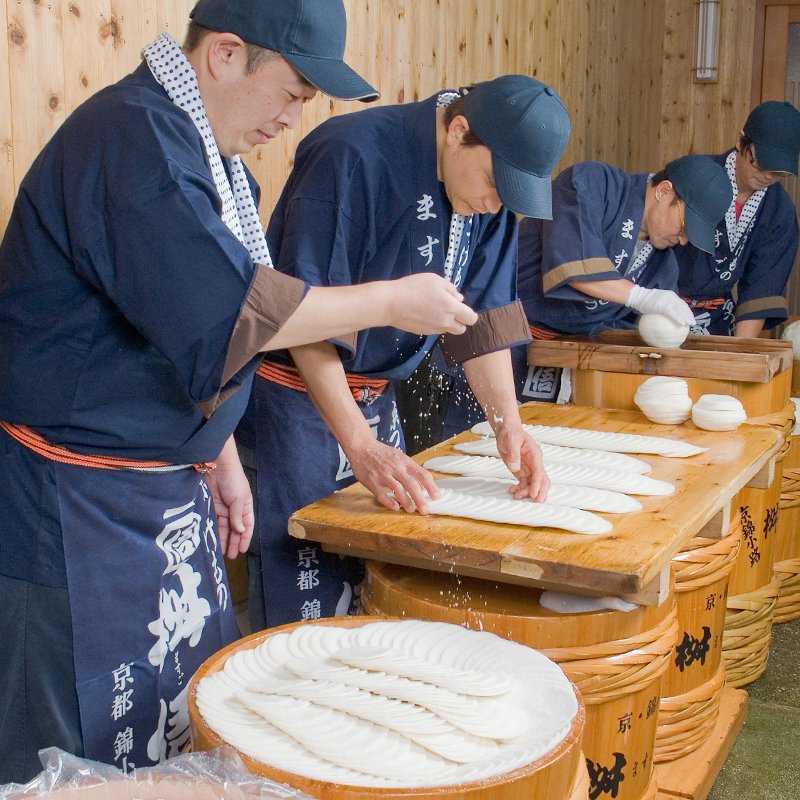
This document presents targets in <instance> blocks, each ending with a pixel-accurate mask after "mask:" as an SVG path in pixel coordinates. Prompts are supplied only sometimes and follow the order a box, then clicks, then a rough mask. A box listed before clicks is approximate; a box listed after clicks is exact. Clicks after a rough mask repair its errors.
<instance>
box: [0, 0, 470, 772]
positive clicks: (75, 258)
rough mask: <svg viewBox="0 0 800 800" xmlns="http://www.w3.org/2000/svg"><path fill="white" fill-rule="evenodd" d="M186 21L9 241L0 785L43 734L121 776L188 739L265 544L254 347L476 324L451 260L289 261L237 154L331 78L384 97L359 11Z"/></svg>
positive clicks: (38, 194) (327, 87) (218, 2)
mask: <svg viewBox="0 0 800 800" xmlns="http://www.w3.org/2000/svg"><path fill="white" fill-rule="evenodd" d="M192 16H193V23H192V25H191V29H190V31H189V34H188V36H187V41H186V44H185V46H184V48H181V47H180V46H179V45H178V43H177V42H175V41H174V40H173V39H171V38H170V37H169V36H167V35H165V34H164V35H162V36H160V37H159V38H158V39H157V40H156V41H155V42H153V43H152V44H151V45H150V46H148V47H147V48H146V49H145V51H144V63H142V64H141V65H140V66H139V68H138V69H136V70H135V72H133V73H132V74H131V75H129V76H128V77H126V78H124V79H123V80H122V81H120V82H119V83H117V84H115V85H114V86H110V87H108V88H106V89H104V90H103V91H101V92H99V93H98V94H97V95H95V96H94V97H93V98H91V99H89V100H88V101H87V102H86V103H84V104H83V105H82V106H81V107H80V108H78V109H77V110H76V111H75V113H73V114H72V115H71V116H70V117H69V119H68V120H67V121H66V122H65V123H64V125H62V127H61V128H60V129H59V130H58V131H57V132H56V134H55V135H54V136H53V138H52V140H51V141H50V142H49V143H48V145H47V146H46V147H45V148H44V150H43V151H42V153H41V154H40V155H39V157H38V158H37V160H36V162H35V163H34V164H33V166H32V168H31V170H30V172H29V173H28V175H27V176H26V177H25V179H24V180H23V182H22V185H21V187H20V191H19V195H18V197H17V200H16V203H15V206H14V209H13V212H12V216H11V219H10V221H9V224H8V229H7V231H6V233H5V236H4V239H3V242H2V245H1V246H0V330H2V336H0V458H2V464H3V473H4V474H3V480H2V481H0V507H1V508H2V509H3V514H2V522H0V634H1V635H2V641H3V645H2V648H0V718H2V720H3V724H2V725H0V783H5V782H8V781H21V780H26V779H28V778H30V777H31V776H32V775H33V774H35V773H36V772H38V771H39V769H40V765H39V761H38V751H39V749H40V748H43V747H47V746H58V747H61V748H62V749H64V750H67V751H69V752H72V753H75V754H78V755H85V756H86V757H88V758H91V759H96V760H100V761H105V762H109V763H112V764H115V765H116V766H118V767H120V768H121V769H124V770H128V769H130V768H132V767H133V766H145V765H148V764H152V763H155V762H158V761H160V760H162V759H163V758H165V757H167V756H171V755H174V754H176V753H177V752H178V751H179V749H180V748H181V747H182V746H183V745H184V744H185V743H186V741H187V740H188V736H189V732H188V720H187V687H188V682H189V679H190V678H191V676H192V674H193V673H194V672H195V670H196V669H197V667H198V666H199V665H200V664H202V663H203V661H204V660H205V659H207V658H208V657H209V656H210V655H211V654H212V653H214V652H215V651H217V650H219V649H220V648H221V647H223V646H225V645H226V644H228V643H230V642H231V641H233V640H234V639H235V638H237V637H238V635H239V632H238V629H237V626H236V622H235V616H234V612H233V609H232V607H231V599H230V593H229V589H228V585H227V582H226V578H225V573H224V568H223V566H222V556H223V553H225V552H227V553H228V554H229V555H231V556H233V555H235V554H236V553H237V552H243V551H244V550H245V549H246V547H247V544H248V541H249V538H250V535H251V533H252V525H253V519H252V497H251V495H250V490H249V486H248V484H247V480H246V478H245V476H244V473H243V472H242V468H241V465H240V464H239V460H238V456H237V454H236V449H235V445H234V443H233V439H232V433H233V430H234V427H235V426H236V423H237V422H238V420H239V417H240V416H241V414H242V413H243V411H244V408H245V406H246V403H247V399H248V396H249V388H250V384H251V381H252V378H253V375H254V373H255V370H256V367H257V365H258V363H259V361H260V357H259V356H260V353H261V352H263V351H264V350H268V349H270V348H276V347H287V346H293V345H302V344H305V343H308V342H313V341H318V340H320V339H324V338H326V337H329V336H343V335H346V334H348V333H349V332H352V331H353V330H360V329H362V328H364V327H367V326H373V325H387V324H389V325H393V326H395V327H397V328H399V329H401V330H409V331H412V332H413V335H415V336H417V335H423V336H424V335H426V334H433V333H439V332H443V331H448V332H451V333H460V332H463V331H464V329H465V326H466V325H467V324H472V323H473V322H474V321H475V319H476V315H475V314H474V312H473V311H472V310H471V309H469V308H468V307H467V306H465V305H464V304H463V303H462V302H461V297H460V295H459V293H458V291H457V289H456V288H455V287H454V286H453V285H452V283H450V282H448V281H446V280H444V278H442V277H438V276H436V275H431V274H425V275H414V276H410V277H407V278H404V279H402V280H398V281H394V282H391V283H390V282H379V283H369V284H364V285H361V286H357V287H334V288H322V287H309V285H308V283H307V282H305V281H304V280H302V279H297V278H294V277H291V276H288V275H286V274H284V273H281V272H278V271H276V270H274V269H272V268H271V258H270V253H269V250H268V248H267V244H266V240H265V237H264V232H263V229H262V227H261V224H260V223H259V219H258V214H257V211H256V206H257V203H258V188H257V186H256V185H255V183H254V181H253V180H252V177H251V175H250V174H249V173H248V171H247V170H246V168H245V167H244V166H243V164H242V162H241V160H240V158H239V154H240V153H246V152H248V151H249V150H251V149H252V148H253V147H254V146H255V145H258V144H264V143H266V142H268V141H269V140H270V139H272V138H273V137H274V136H276V135H278V134H279V133H280V132H281V131H282V130H283V129H284V128H291V127H293V126H294V125H295V124H296V123H297V121H298V119H299V117H300V114H301V110H302V107H303V104H304V103H305V101H306V100H309V99H311V98H312V97H313V96H314V95H315V93H316V91H317V90H320V91H323V92H326V93H328V94H331V95H333V96H335V97H342V98H349V99H354V98H358V99H364V100H366V99H373V98H375V97H376V96H377V93H376V92H375V90H374V89H372V87H371V86H369V84H368V83H367V82H366V81H364V80H363V79H362V78H360V77H359V76H358V75H357V74H356V73H354V72H353V71H352V70H351V69H350V68H349V67H348V66H347V65H346V64H345V63H344V62H343V61H342V55H343V51H344V41H345V15H344V7H343V5H342V3H341V0H271V1H270V2H263V0H202V1H201V2H200V3H199V4H198V5H197V6H196V8H195V9H194V11H193V14H192ZM214 462H215V463H214Z"/></svg>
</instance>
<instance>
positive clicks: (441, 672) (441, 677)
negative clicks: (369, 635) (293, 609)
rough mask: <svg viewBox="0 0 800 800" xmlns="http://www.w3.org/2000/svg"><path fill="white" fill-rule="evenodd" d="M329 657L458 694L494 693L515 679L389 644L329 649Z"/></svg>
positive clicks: (510, 686)
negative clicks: (431, 659)
mask: <svg viewBox="0 0 800 800" xmlns="http://www.w3.org/2000/svg"><path fill="white" fill-rule="evenodd" d="M331 658H332V659H334V660H335V661H341V662H342V664H346V665H347V666H349V667H358V668H359V669H367V670H376V671H378V672H385V673H387V674H388V675H401V676H402V677H404V678H411V679H412V680H415V681H423V682H424V683H432V684H434V685H436V686H441V687H442V688H443V689H449V690H450V691H451V692H457V693H458V694H467V695H475V696H477V697H495V696H497V695H502V694H506V693H507V692H510V691H511V690H512V689H513V688H514V681H512V680H511V679H510V678H507V677H503V676H498V675H490V674H488V673H486V672H478V671H476V670H464V669H455V668H453V667H450V666H448V665H447V664H441V663H438V662H436V661H430V660H428V659H424V658H418V657H417V656H414V655H410V654H409V653H403V652H399V651H397V650H393V649H392V648H389V647H375V646H373V647H366V646H364V645H360V646H359V645H357V646H354V647H344V648H342V649H341V650H337V651H335V652H334V653H331Z"/></svg>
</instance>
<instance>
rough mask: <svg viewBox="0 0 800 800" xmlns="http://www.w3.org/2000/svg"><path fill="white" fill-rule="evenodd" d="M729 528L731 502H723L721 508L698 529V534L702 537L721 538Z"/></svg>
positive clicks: (726, 533)
mask: <svg viewBox="0 0 800 800" xmlns="http://www.w3.org/2000/svg"><path fill="white" fill-rule="evenodd" d="M730 529H731V503H725V505H723V506H722V508H721V509H720V510H719V511H718V512H717V513H716V514H714V516H713V517H712V518H711V519H710V520H709V521H708V522H707V523H706V524H705V525H703V527H702V528H700V530H699V531H697V535H698V536H702V537H703V538H704V539H722V538H724V537H725V536H727V535H728V533H729V532H730Z"/></svg>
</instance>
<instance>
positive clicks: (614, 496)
mask: <svg viewBox="0 0 800 800" xmlns="http://www.w3.org/2000/svg"><path fill="white" fill-rule="evenodd" d="M516 484H517V482H516V480H510V479H503V478H480V477H469V476H459V477H457V478H438V479H437V481H436V485H437V486H439V487H441V488H442V489H451V490H452V491H454V492H463V493H464V494H471V495H480V496H486V497H498V498H504V499H508V497H509V493H508V490H509V489H510V488H511V487H512V486H516ZM516 502H519V503H533V502H535V501H534V500H531V499H530V498H523V499H522V500H518V501H516ZM546 502H547V504H548V505H551V506H568V507H570V508H582V509H584V510H586V511H605V512H606V513H608V514H627V513H630V512H632V511H641V510H642V504H641V503H640V502H639V501H638V500H637V499H636V498H634V497H629V496H628V495H627V494H622V492H612V491H610V490H609V489H592V488H590V487H588V486H566V485H564V484H560V483H551V484H550V489H549V490H548V492H547V501H546Z"/></svg>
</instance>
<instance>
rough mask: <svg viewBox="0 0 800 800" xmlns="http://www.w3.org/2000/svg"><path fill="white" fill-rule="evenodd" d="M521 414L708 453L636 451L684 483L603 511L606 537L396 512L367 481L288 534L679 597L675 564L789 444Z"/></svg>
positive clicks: (595, 590) (763, 434) (459, 566)
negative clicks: (672, 581)
mask: <svg viewBox="0 0 800 800" xmlns="http://www.w3.org/2000/svg"><path fill="white" fill-rule="evenodd" d="M520 411H521V414H522V417H523V421H524V422H530V423H533V424H543V425H564V426H567V427H573V428H589V429H594V430H603V431H612V432H623V433H637V434H644V435H655V436H665V437H667V438H674V439H680V440H682V441H686V442H690V443H692V444H696V445H698V446H701V447H707V448H709V449H708V450H707V452H705V453H702V454H700V455H696V456H693V457H691V458H664V457H660V456H637V457H639V458H643V459H644V460H646V461H648V462H649V463H650V464H651V465H652V467H653V469H652V472H650V473H649V475H650V476H651V477H653V478H657V479H659V480H665V481H669V482H670V483H673V484H674V485H675V489H676V491H675V494H673V495H671V496H669V497H639V498H638V499H639V500H641V501H642V503H643V506H644V508H643V510H642V511H641V512H637V513H632V514H601V516H604V517H606V518H607V519H609V520H610V521H611V522H612V524H613V529H612V530H611V532H610V533H608V534H604V535H601V536H582V535H579V534H573V533H566V532H563V531H559V530H555V529H552V528H530V527H523V526H517V525H505V524H494V523H488V522H481V521H477V520H469V519H462V518H457V517H444V516H439V517H437V516H422V515H420V514H407V513H405V512H402V511H400V512H393V511H388V510H386V509H384V508H383V507H381V506H380V505H378V503H377V501H376V500H375V499H374V497H373V496H372V494H371V493H370V492H369V491H368V490H367V489H365V488H364V487H363V486H362V485H361V484H355V485H353V486H350V487H348V488H347V489H344V490H342V491H340V492H337V493H335V494H333V495H331V496H330V497H327V498H324V499H322V500H319V501H318V502H316V503H312V504H311V505H308V506H306V507H305V508H302V509H300V510H299V511H297V512H296V513H295V514H293V515H292V517H291V519H290V520H289V533H290V534H291V535H292V536H294V537H296V538H299V539H309V540H312V541H318V542H321V543H322V545H323V549H325V550H328V551H332V552H337V553H343V554H347V555H355V556H361V557H364V558H372V559H376V560H378V561H385V562H390V563H397V564H405V565H409V566H417V567H421V568H424V569H432V570H439V571H450V572H455V573H458V574H464V575H471V576H474V577H480V578H485V579H488V580H494V581H506V582H508V583H519V584H523V585H530V586H538V587H545V588H558V589H562V590H565V591H577V592H580V593H585V594H596V595H609V594H611V595H618V596H622V597H629V598H631V599H633V600H635V601H636V602H640V603H645V604H648V605H657V604H659V603H660V602H661V601H662V600H663V599H664V598H665V597H666V595H667V593H668V584H669V562H670V560H671V558H672V557H673V556H674V555H675V554H676V553H677V552H678V551H679V550H680V547H681V545H682V543H683V542H685V541H686V540H687V539H690V538H691V537H693V536H697V535H707V536H721V535H724V534H725V533H726V532H727V529H728V525H729V522H730V504H731V500H732V499H733V498H735V496H736V494H737V492H738V491H739V490H740V489H741V488H742V487H744V486H746V485H763V486H766V485H768V481H769V480H770V478H771V475H772V470H774V456H775V454H776V453H777V451H778V450H779V448H780V446H781V444H782V436H781V434H780V433H779V432H778V431H777V430H774V429H772V428H770V427H768V426H765V425H758V424H748V423H745V424H744V425H742V426H741V427H740V428H739V429H738V430H736V431H728V432H709V431H701V430H699V429H698V428H696V427H695V426H694V425H693V424H692V423H691V422H687V423H684V424H683V425H678V426H670V425H656V424H654V423H649V422H648V421H647V420H646V419H645V418H644V417H643V416H642V415H641V414H640V413H638V412H633V411H620V410H609V409H598V408H589V407H585V406H572V405H554V404H549V403H529V404H526V405H524V406H522V407H521V408H520ZM475 438H477V437H475V436H474V435H473V434H471V433H469V432H465V433H462V434H461V435H459V436H457V437H454V438H453V439H449V440H448V441H447V442H445V443H443V444H440V445H437V446H436V447H433V448H430V449H429V450H426V451H425V452H423V453H420V454H419V455H417V456H415V460H416V461H418V462H419V463H423V462H424V461H425V460H427V459H428V458H431V457H432V456H438V455H455V454H457V451H454V450H453V449H452V444H453V443H455V442H458V441H466V440H470V439H475ZM437 477H440V476H438V475H437Z"/></svg>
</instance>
